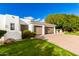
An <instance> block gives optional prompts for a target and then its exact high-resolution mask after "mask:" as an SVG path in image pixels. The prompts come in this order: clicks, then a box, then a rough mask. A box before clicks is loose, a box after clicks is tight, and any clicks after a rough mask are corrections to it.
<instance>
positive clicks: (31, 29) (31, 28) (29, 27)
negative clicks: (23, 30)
mask: <svg viewBox="0 0 79 59" xmlns="http://www.w3.org/2000/svg"><path fill="white" fill-rule="evenodd" d="M28 30H30V31H31V32H34V25H33V24H28Z"/></svg>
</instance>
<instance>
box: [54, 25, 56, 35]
mask: <svg viewBox="0 0 79 59" xmlns="http://www.w3.org/2000/svg"><path fill="white" fill-rule="evenodd" d="M55 27H56V26H54V34H55V32H56V28H55Z"/></svg>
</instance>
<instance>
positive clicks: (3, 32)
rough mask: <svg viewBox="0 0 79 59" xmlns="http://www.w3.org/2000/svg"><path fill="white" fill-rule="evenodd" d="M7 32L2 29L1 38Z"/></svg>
mask: <svg viewBox="0 0 79 59" xmlns="http://www.w3.org/2000/svg"><path fill="white" fill-rule="evenodd" d="M5 33H6V31H4V30H0V38H1V37H2V36H4V34H5Z"/></svg>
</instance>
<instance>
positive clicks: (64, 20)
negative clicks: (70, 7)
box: [45, 14, 79, 32]
mask: <svg viewBox="0 0 79 59" xmlns="http://www.w3.org/2000/svg"><path fill="white" fill-rule="evenodd" d="M45 22H46V23H51V24H56V28H58V29H63V30H64V31H69V32H70V31H74V30H79V17H78V16H76V15H72V14H49V15H48V16H47V17H46V19H45Z"/></svg>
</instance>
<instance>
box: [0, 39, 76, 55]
mask: <svg viewBox="0 0 79 59" xmlns="http://www.w3.org/2000/svg"><path fill="white" fill-rule="evenodd" d="M0 55H2V56H76V55H75V54H73V53H71V52H69V51H67V50H65V49H63V48H60V47H58V46H56V45H54V44H51V43H49V42H47V41H45V40H40V39H29V40H23V41H20V42H16V43H13V44H11V45H2V46H0Z"/></svg>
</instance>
